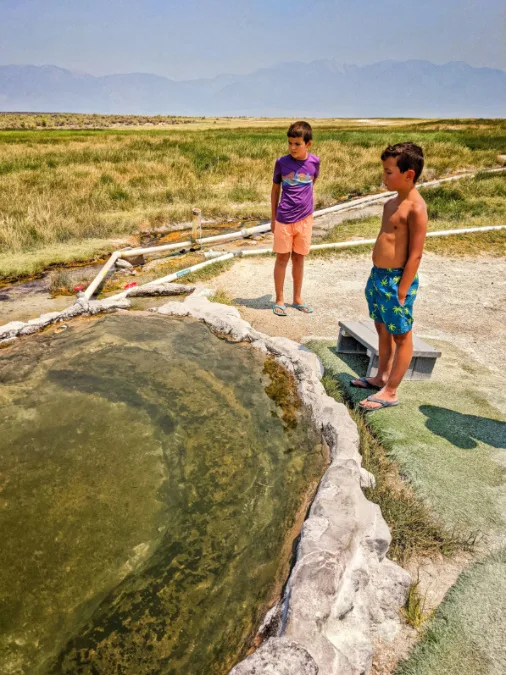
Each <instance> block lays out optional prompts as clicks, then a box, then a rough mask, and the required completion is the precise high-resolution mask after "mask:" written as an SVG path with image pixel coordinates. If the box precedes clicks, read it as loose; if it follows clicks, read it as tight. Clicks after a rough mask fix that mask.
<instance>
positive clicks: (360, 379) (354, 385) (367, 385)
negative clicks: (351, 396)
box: [350, 377, 383, 389]
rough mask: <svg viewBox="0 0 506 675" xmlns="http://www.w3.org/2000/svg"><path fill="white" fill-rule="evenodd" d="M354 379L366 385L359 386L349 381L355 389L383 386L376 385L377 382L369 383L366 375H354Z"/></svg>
mask: <svg viewBox="0 0 506 675" xmlns="http://www.w3.org/2000/svg"><path fill="white" fill-rule="evenodd" d="M355 381H357V382H363V383H364V384H365V385H366V386H365V387H361V386H360V385H359V384H353V380H352V381H351V382H350V386H352V387H356V388H357V389H383V387H378V385H377V384H371V383H370V382H368V381H367V377H356V378H355Z"/></svg>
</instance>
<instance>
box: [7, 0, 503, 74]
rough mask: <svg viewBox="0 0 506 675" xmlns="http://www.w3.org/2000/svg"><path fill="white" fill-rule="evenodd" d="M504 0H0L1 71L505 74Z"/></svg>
mask: <svg viewBox="0 0 506 675" xmlns="http://www.w3.org/2000/svg"><path fill="white" fill-rule="evenodd" d="M505 44H506V2H504V0H418V2H413V1H412V0H403V1H402V0H304V1H302V0H291V1H290V2H289V3H288V2H286V1H284V0H277V2H273V0H221V1H220V0H177V1H174V0H165V1H163V0H142V1H138V2H134V1H133V0H0V65H6V64H34V65H47V64H51V65H57V66H61V67H63V68H69V69H71V70H77V71H84V72H87V73H91V74H93V75H104V74H112V73H125V72H150V73H157V74H159V75H165V76H167V77H170V78H174V79H191V78H197V77H212V76H214V75H218V74H222V73H247V72H252V71H254V70H256V69H257V68H259V67H267V66H270V65H273V64H276V63H280V62H283V61H314V60H316V59H335V60H336V61H338V62H339V63H349V64H357V65H364V64H367V63H373V62H375V61H381V60H384V59H395V60H399V61H403V60H406V59H412V58H414V59H426V60H429V61H432V62H434V63H445V62H447V61H466V62H467V63H469V64H470V65H473V66H489V67H493V68H500V69H502V70H506V49H505V46H504V45H505Z"/></svg>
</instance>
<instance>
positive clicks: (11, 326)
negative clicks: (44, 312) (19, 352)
mask: <svg viewBox="0 0 506 675" xmlns="http://www.w3.org/2000/svg"><path fill="white" fill-rule="evenodd" d="M24 326H26V324H25V323H23V321H10V322H9V323H6V324H4V325H3V326H0V340H6V339H8V338H11V337H16V335H18V334H19V332H20V331H21V329H22V328H23V327H24Z"/></svg>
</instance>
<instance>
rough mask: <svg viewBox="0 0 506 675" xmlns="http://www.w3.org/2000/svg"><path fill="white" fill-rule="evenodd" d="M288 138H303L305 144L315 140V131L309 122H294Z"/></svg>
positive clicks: (288, 132)
mask: <svg viewBox="0 0 506 675" xmlns="http://www.w3.org/2000/svg"><path fill="white" fill-rule="evenodd" d="M286 135H287V136H288V138H303V139H304V143H309V141H312V140H313V130H312V129H311V125H310V124H308V123H307V122H294V123H293V124H290V128H289V129H288V131H287V134H286Z"/></svg>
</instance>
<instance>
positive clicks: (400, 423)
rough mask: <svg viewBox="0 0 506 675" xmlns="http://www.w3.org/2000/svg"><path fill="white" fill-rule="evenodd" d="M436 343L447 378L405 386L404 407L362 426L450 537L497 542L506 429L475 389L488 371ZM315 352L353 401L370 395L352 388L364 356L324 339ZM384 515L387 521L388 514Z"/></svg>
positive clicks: (313, 345)
mask: <svg viewBox="0 0 506 675" xmlns="http://www.w3.org/2000/svg"><path fill="white" fill-rule="evenodd" d="M435 346H436V347H438V348H439V349H440V350H441V351H442V352H443V357H442V358H444V359H445V360H447V361H448V363H449V364H450V363H451V370H448V371H447V372H446V374H445V380H444V381H438V379H437V371H436V375H435V376H433V378H432V379H431V380H428V381H421V382H404V383H403V384H402V386H401V389H400V392H399V393H400V400H401V405H399V406H398V407H397V408H392V409H388V410H385V411H380V412H378V413H373V414H370V415H369V416H368V417H367V418H365V419H364V420H363V423H364V424H366V426H367V428H368V429H369V430H370V431H371V432H372V434H373V436H374V437H375V438H376V439H381V445H382V447H383V448H384V449H385V451H386V454H387V458H388V460H390V461H393V462H394V463H395V466H396V467H398V469H399V471H400V473H401V474H402V475H403V476H405V477H406V479H407V481H408V483H409V485H410V486H412V488H413V490H414V493H415V495H416V497H417V498H418V499H420V500H421V502H422V503H423V504H424V505H425V506H426V507H427V508H429V509H430V511H431V513H432V514H434V517H435V518H436V519H437V521H438V522H441V523H442V525H443V526H444V528H445V529H446V531H447V532H450V533H453V534H454V536H455V538H457V539H460V540H466V539H469V538H473V537H474V536H477V535H479V536H484V537H486V538H488V537H491V538H494V537H496V536H498V535H499V534H500V532H501V531H503V530H504V526H505V519H504V517H505V514H504V512H501V502H502V501H504V493H505V470H504V468H503V467H501V465H500V463H499V462H498V461H496V457H497V452H498V451H499V450H501V451H504V449H505V448H506V424H504V418H503V417H502V416H501V414H500V413H499V411H498V410H496V409H495V408H494V407H492V406H491V405H490V404H489V403H488V402H487V400H486V399H485V398H484V397H483V395H482V394H481V393H480V391H479V389H478V387H475V386H473V381H474V380H476V381H477V382H478V381H479V380H480V378H484V377H486V376H487V375H486V370H485V369H484V368H483V367H481V366H478V365H476V364H474V363H473V362H471V361H470V360H469V359H468V357H466V356H464V355H463V354H462V353H461V352H459V351H458V350H457V349H456V348H455V347H453V346H452V345H450V344H448V343H435ZM310 347H311V348H312V349H313V350H314V351H315V352H316V353H317V354H318V355H319V356H320V358H321V359H322V361H323V365H324V366H325V368H326V372H327V374H328V375H329V376H332V377H334V378H335V379H337V380H338V381H339V383H340V386H341V387H343V388H344V390H345V395H346V397H347V399H348V400H349V401H351V402H352V403H353V404H355V403H356V402H358V401H359V400H360V399H361V398H363V397H364V392H363V391H361V390H359V389H355V388H353V387H350V386H349V382H350V381H351V379H352V377H354V376H356V375H357V374H358V375H364V374H365V358H364V357H351V356H350V357H347V356H345V355H342V357H343V358H341V357H340V356H337V354H335V352H334V346H333V345H331V344H329V343H324V342H314V343H311V344H310ZM373 473H374V470H373ZM387 487H388V486H387ZM387 492H388V490H387ZM385 517H386V519H387V522H388V521H389V517H388V516H387V512H386V513H385Z"/></svg>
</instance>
